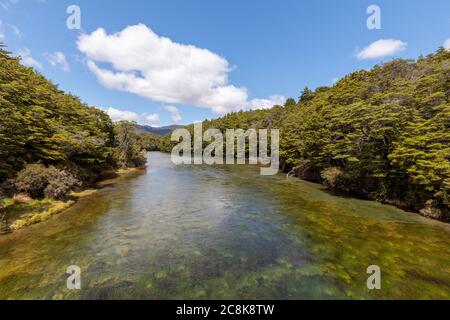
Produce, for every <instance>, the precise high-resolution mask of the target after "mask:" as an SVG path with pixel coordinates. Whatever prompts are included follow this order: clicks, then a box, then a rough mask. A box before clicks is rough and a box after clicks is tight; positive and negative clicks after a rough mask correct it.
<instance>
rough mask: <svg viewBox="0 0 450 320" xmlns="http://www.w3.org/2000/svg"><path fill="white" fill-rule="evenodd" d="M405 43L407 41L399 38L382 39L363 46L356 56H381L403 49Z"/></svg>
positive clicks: (370, 57) (363, 58) (374, 57)
mask: <svg viewBox="0 0 450 320" xmlns="http://www.w3.org/2000/svg"><path fill="white" fill-rule="evenodd" d="M407 45H408V44H407V43H405V42H403V41H400V40H394V39H382V40H378V41H375V42H374V43H372V44H371V45H369V46H368V47H366V48H364V49H363V50H362V51H360V52H359V53H358V54H357V55H356V57H357V58H358V59H359V60H366V59H376V58H383V57H387V56H391V55H394V54H396V53H397V52H400V51H403V50H405V49H406V46H407Z"/></svg>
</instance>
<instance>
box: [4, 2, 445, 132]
mask: <svg viewBox="0 0 450 320" xmlns="http://www.w3.org/2000/svg"><path fill="white" fill-rule="evenodd" d="M74 5H75V6H77V7H76V8H75V11H74V10H73V9H74V7H73V6H74ZM373 5H375V6H376V7H373ZM71 6H72V7H71ZM78 9H79V12H80V15H77V13H78V11H77V10H78ZM368 9H369V10H368ZM378 12H379V14H378ZM78 18H79V19H78ZM368 20H369V21H368ZM78 22H79V25H77V23H78ZM78 27H79V28H78ZM0 42H3V43H4V44H5V45H6V46H7V50H8V51H11V52H12V53H13V55H20V56H21V57H22V63H23V64H25V65H28V66H32V67H33V68H35V70H37V71H38V72H40V73H42V74H43V75H45V76H46V77H47V78H49V79H51V80H52V81H53V82H54V83H56V84H58V85H59V87H60V88H61V89H62V90H65V91H67V92H71V93H72V94H74V95H76V96H78V97H80V99H81V100H82V101H83V102H85V103H87V104H89V105H92V106H95V107H98V108H100V109H103V110H105V111H106V112H108V114H109V115H110V116H111V117H112V119H113V120H115V121H117V120H123V119H124V120H133V121H137V122H139V123H141V124H148V125H153V126H164V125H169V124H175V123H176V124H189V123H193V122H196V121H201V120H204V119H210V118H216V117H219V116H221V115H223V114H226V113H228V112H231V111H236V110H250V109H258V108H269V107H271V106H272V105H274V104H282V103H284V101H285V99H286V98H290V97H293V98H297V97H298V96H299V94H300V92H301V90H302V89H303V88H304V87H305V86H308V87H309V88H312V89H314V88H316V87H318V86H332V85H333V84H334V83H335V82H336V81H337V80H338V79H340V78H341V77H343V76H345V75H346V74H348V73H350V72H353V71H356V70H360V69H370V68H371V67H373V66H374V65H376V64H380V63H383V62H386V61H390V60H392V59H394V58H399V57H400V58H411V59H415V58H417V57H418V56H419V55H421V54H423V55H426V54H429V53H432V52H435V51H436V50H437V49H438V48H439V47H440V46H444V47H446V48H449V49H450V1H448V0H428V1H426V0H396V1H391V0H378V1H375V0H372V1H365V0H342V1H333V0H328V1H325V0H314V1H312V0H309V1H301V0H278V1H275V0H245V1H241V0H214V1H211V0H190V1H186V0H126V1H125V0H110V1H107V0H95V1H92V0H89V1H88V0H86V1H85V0H78V1H77V0H70V1H66V0H0Z"/></svg>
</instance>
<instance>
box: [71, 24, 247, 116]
mask: <svg viewBox="0 0 450 320" xmlns="http://www.w3.org/2000/svg"><path fill="white" fill-rule="evenodd" d="M78 49H79V50H80V51H81V52H82V53H84V54H85V55H86V58H87V67H88V68H89V70H90V71H91V72H92V73H93V74H94V75H95V76H96V77H97V79H98V81H99V82H100V83H101V84H102V85H103V86H105V87H106V88H108V89H114V90H120V91H125V92H130V93H133V94H137V95H139V96H142V97H145V98H148V99H152V100H157V101H162V102H165V103H180V104H188V105H193V106H198V107H205V108H210V109H212V110H213V112H215V113H218V114H225V113H227V112H230V111H234V110H238V109H242V108H245V107H248V104H249V102H248V94H247V90H246V89H245V88H243V87H239V88H238V87H235V86H233V85H232V84H230V83H229V79H228V73H229V72H230V71H231V68H230V65H229V63H228V61H227V60H226V59H225V58H223V57H221V56H219V55H217V54H215V53H213V52H211V51H209V50H207V49H201V48H197V47H195V46H193V45H185V44H179V43H176V42H173V41H172V40H171V39H169V38H166V37H161V36H159V35H157V34H156V33H154V32H153V31H152V30H151V29H150V28H148V27H147V26H145V25H143V24H138V25H133V26H128V27H126V28H125V29H124V30H122V31H120V32H118V33H115V34H110V35H108V34H107V33H106V31H105V30H104V29H98V30H96V31H94V32H93V33H91V34H83V35H81V36H80V37H79V39H78ZM99 63H104V64H105V63H106V64H109V65H110V68H107V67H100V66H99Z"/></svg>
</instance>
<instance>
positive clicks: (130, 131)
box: [114, 121, 145, 167]
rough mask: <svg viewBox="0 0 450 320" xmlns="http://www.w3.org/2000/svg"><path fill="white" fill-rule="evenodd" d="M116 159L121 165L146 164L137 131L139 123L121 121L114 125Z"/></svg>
mask: <svg viewBox="0 0 450 320" xmlns="http://www.w3.org/2000/svg"><path fill="white" fill-rule="evenodd" d="M114 135H115V153H114V155H115V159H116V161H117V163H118V164H119V166H121V167H140V166H143V165H144V164H145V157H144V155H143V153H142V147H141V145H140V143H139V142H140V141H139V135H138V133H137V124H136V123H135V122H129V121H119V122H117V123H116V124H115V125H114Z"/></svg>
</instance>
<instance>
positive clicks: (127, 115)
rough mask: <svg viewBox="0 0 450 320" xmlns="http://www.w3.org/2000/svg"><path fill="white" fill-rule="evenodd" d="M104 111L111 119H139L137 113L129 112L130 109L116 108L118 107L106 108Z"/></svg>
mask: <svg viewBox="0 0 450 320" xmlns="http://www.w3.org/2000/svg"><path fill="white" fill-rule="evenodd" d="M106 113H107V114H108V115H109V116H110V117H111V120H112V121H121V120H126V121H138V120H139V115H138V114H137V113H135V112H131V111H123V110H118V109H114V108H108V110H106Z"/></svg>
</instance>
